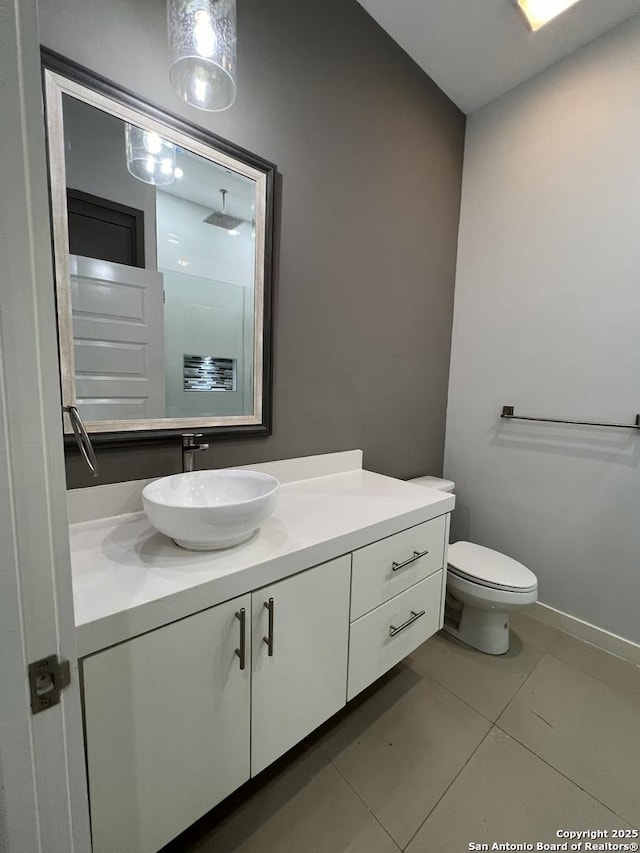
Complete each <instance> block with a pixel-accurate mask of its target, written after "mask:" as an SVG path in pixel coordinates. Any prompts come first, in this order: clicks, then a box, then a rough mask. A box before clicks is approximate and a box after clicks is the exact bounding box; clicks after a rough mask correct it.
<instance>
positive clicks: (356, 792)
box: [318, 743, 404, 853]
mask: <svg viewBox="0 0 640 853" xmlns="http://www.w3.org/2000/svg"><path fill="white" fill-rule="evenodd" d="M318 749H319V750H320V752H321V753H322V754H323V755H324V757H325V758H326V759H327V761H328V762H329V764H331V766H332V767H333V769H334V770H335V771H336V772H337V773H338V775H339V776H340V777H341V778H342V779H343V780H344V781H345V782H346V783H347V785H348V786H349V787H350V788H351V790H352V791H353V793H354V794H355V795H356V797H357V798H358V799H359V800H360V802H361V803H362V805H363V806H364V807H365V809H366V810H367V811H368V812H369V814H370V815H371V817H372V818H373V819H374V820H375V822H376V823H377V824H378V825H379V826H380V828H381V829H382V830H383V831H384V833H385V835H387V836H388V837H389V839H390V840H391V843H392V844H393V846H394V847H395V848H396V849H397V850H398V853H402V850H403V849H404V848H402V847H400V845H399V844H398V843H397V841H396V840H395V838H394V837H393V836H392V835H391V834H390V832H389V831H388V829H387V828H386V826H385V825H384V824H383V823H381V821H380V820H379V819H378V816H377V815H376V813H375V812H373V811H372V810H371V809H370V808H369V806H368V804H367V803H365V801H364V800H363V799H362V797H361V796H360V794H359V793H358V791H357V790H356V789H355V788H354V787H353V785H352V784H351V782H350V781H349V780H348V779H347V777H346V776H345V775H344V773H343V772H342V770H340V768H339V767H338V765H337V764H336V763H335V761H334V760H333V758H331V756H330V755H327V753H326V752H325V750H324V749H323V747H322V744H320V743H319V744H318Z"/></svg>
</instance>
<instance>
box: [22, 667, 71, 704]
mask: <svg viewBox="0 0 640 853" xmlns="http://www.w3.org/2000/svg"><path fill="white" fill-rule="evenodd" d="M70 681H71V674H70V670H69V661H68V660H62V661H61V660H59V658H58V655H50V656H49V657H48V658H42V659H41V660H37V661H35V662H34V663H30V664H29V687H30V690H31V711H32V713H33V714H39V713H40V711H46V710H47V709H48V708H51V707H53V706H54V705H58V704H59V703H60V694H61V693H62V691H63V690H64V688H65V687H67V686H68V685H69V682H70Z"/></svg>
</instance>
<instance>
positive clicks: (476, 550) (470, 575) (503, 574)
mask: <svg viewBox="0 0 640 853" xmlns="http://www.w3.org/2000/svg"><path fill="white" fill-rule="evenodd" d="M448 563H449V572H450V573H451V574H453V575H456V576H457V577H459V578H461V579H462V580H466V581H469V582H471V583H474V584H479V585H481V586H485V587H488V588H490V589H496V590H504V591H505V592H515V593H527V592H533V591H534V590H537V587H538V579H537V578H536V576H535V575H534V573H533V572H532V571H530V570H529V569H528V568H527V567H526V566H523V565H522V563H518V562H517V560H513V559H511V557H507V556H506V555H505V554H501V553H500V552H499V551H494V550H493V549H491V548H485V547H484V546H482V545H475V544H473V543H472V542H456V543H455V544H453V545H450V546H449V554H448Z"/></svg>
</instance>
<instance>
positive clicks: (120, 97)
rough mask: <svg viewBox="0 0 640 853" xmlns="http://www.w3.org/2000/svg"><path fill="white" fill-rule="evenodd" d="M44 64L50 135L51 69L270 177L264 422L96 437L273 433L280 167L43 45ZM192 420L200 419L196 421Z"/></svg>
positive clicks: (160, 439)
mask: <svg viewBox="0 0 640 853" xmlns="http://www.w3.org/2000/svg"><path fill="white" fill-rule="evenodd" d="M41 62H42V78H43V101H44V110H45V134H46V133H47V122H46V109H47V105H46V98H45V97H44V92H45V71H47V70H49V71H52V72H55V73H56V74H59V75H60V76H62V77H66V78H67V79H69V80H71V81H73V82H75V83H78V84H80V85H82V86H84V87H86V88H87V89H91V90H93V91H94V92H97V93H98V94H100V95H103V96H105V97H108V98H110V99H112V100H114V101H117V102H119V103H120V104H121V105H123V106H125V107H129V108H131V109H134V110H136V111H137V112H139V113H141V114H142V115H144V116H146V117H148V118H150V119H154V120H156V121H160V122H162V123H163V124H165V125H166V126H167V127H169V128H172V129H174V130H176V131H178V132H180V133H183V134H185V135H187V136H189V137H191V138H193V139H194V140H196V141H198V142H200V143H202V144H204V145H207V146H209V147H210V148H212V149H214V150H215V151H219V152H220V153H222V154H225V155H228V156H230V157H233V158H234V159H236V160H238V161H240V162H242V163H245V164H246V165H247V166H249V167H251V168H253V169H255V170H257V171H259V172H261V173H263V174H264V176H265V187H266V200H265V202H266V203H265V234H264V270H263V275H264V279H263V281H264V285H263V287H264V293H263V329H262V408H261V413H260V420H259V422H258V423H252V424H246V425H245V424H242V425H233V426H215V425H214V426H211V425H203V426H202V427H198V426H197V424H193V423H192V424H191V425H189V426H183V427H177V428H176V427H171V428H166V429H164V428H162V429H149V430H147V429H136V430H131V429H128V430H118V431H113V432H95V431H91V430H89V432H90V435H91V441H92V443H93V444H95V445H102V446H104V445H107V446H114V447H115V446H131V445H136V444H139V443H141V442H144V443H147V444H148V443H163V444H166V443H167V441H168V440H169V441H170V440H171V439H177V438H179V437H180V436H181V435H182V434H183V433H185V432H198V433H203V434H204V435H205V436H208V437H210V438H213V439H218V438H225V439H227V438H229V439H239V438H255V437H261V436H268V435H271V417H272V379H273V377H272V364H273V353H272V346H273V304H272V303H273V269H274V229H275V221H276V215H275V213H276V211H275V204H276V200H275V188H276V174H277V167H276V166H275V165H274V164H273V163H270V162H269V161H267V160H265V159H263V158H262V157H259V156H257V155H256V154H253V153H252V152H250V151H247V150H246V149H244V148H241V147H240V146H238V145H235V144H234V143H232V142H229V141H228V140H226V139H223V138H222V137H220V136H217V135H216V134H214V133H212V132H210V131H208V130H205V129H204V128H202V127H200V126H198V125H196V124H193V123H192V122H190V121H187V120H186V119H183V118H181V117H179V116H177V115H174V114H173V113H171V112H168V111H167V110H165V109H164V108H161V107H159V106H157V105H156V104H153V103H152V102H150V101H147V100H145V99H143V98H141V97H139V96H138V95H137V94H135V93H134V92H132V91H130V90H129V89H126V88H125V87H123V86H120V85H119V84H117V83H114V82H113V81H111V80H108V79H107V78H105V77H102V76H101V75H99V74H96V73H95V72H94V71H91V70H90V69H88V68H85V67H84V66H82V65H78V64H77V63H75V62H73V61H71V60H69V59H67V58H66V57H64V56H61V55H60V54H57V53H55V52H54V51H52V50H49V49H48V48H46V47H41ZM47 149H48V150H50V145H49V139H47ZM47 165H48V169H49V202H50V207H51V198H52V193H51V164H50V162H48V164H47ZM50 213H51V222H52V233H51V242H52V252H53V254H54V266H55V251H54V248H55V246H54V233H53V222H54V219H53V211H52V210H51V209H50ZM61 396H62V379H61ZM190 420H191V421H193V420H195V419H190ZM64 443H65V447H68V448H75V446H76V441H75V438H74V436H73V435H72V434H71V435H70V434H68V433H65V437H64Z"/></svg>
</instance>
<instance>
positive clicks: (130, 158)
mask: <svg viewBox="0 0 640 853" xmlns="http://www.w3.org/2000/svg"><path fill="white" fill-rule="evenodd" d="M124 140H125V148H126V152H127V169H128V170H129V171H130V172H131V174H132V175H133V177H134V178H137V179H138V180H139V181H144V183H145V184H153V185H154V186H156V187H163V186H168V185H169V184H172V183H173V182H174V181H175V179H176V146H175V145H174V144H173V143H172V142H167V140H166V139H163V138H162V137H161V136H160V135H159V134H158V133H155V132H154V131H149V130H143V129H142V128H141V127H136V126H135V125H134V124H125V126H124Z"/></svg>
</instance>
